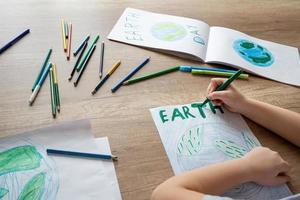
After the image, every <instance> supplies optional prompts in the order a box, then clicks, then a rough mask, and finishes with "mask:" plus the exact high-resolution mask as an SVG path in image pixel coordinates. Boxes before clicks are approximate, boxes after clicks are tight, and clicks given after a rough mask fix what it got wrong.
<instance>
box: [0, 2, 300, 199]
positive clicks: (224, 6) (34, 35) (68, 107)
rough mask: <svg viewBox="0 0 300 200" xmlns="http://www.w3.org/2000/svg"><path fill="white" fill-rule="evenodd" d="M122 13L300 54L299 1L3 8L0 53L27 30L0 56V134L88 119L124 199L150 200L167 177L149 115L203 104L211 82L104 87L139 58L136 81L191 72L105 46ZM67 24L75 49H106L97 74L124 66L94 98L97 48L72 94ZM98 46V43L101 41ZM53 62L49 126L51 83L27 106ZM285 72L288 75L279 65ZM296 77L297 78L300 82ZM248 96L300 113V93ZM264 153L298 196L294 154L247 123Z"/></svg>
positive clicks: (272, 88)
mask: <svg viewBox="0 0 300 200" xmlns="http://www.w3.org/2000/svg"><path fill="white" fill-rule="evenodd" d="M126 7H134V8H139V9H145V10H149V11H153V12H158V13H165V14H172V15H178V16H185V17H191V18H195V19H200V20H203V21H205V22H207V23H208V24H210V25H218V26H224V27H228V28H233V29H237V30H239V31H242V32H244V33H247V34H250V35H252V36H254V37H258V38H261V39H266V40H271V41H275V42H278V43H282V44H287V45H292V46H296V47H298V48H299V47H300V37H299V35H300V21H299V19H300V2H299V1H287V0H281V1H267V0H265V1H247V2H246V1H243V2H242V3H241V2H240V1H238V0H235V1H232V0H230V1H229V0H228V1H218V0H212V1H200V0H191V1H187V2H183V1H179V0H165V1H160V0H152V1H138V0H131V1H129V0H126V1H113V0H111V1H109V0H104V1H100V0H85V1H79V0H69V1H67V0H66V1H61V0H43V1H37V0H28V1H17V0H9V1H0V19H1V20H0V27H1V29H0V44H4V43H5V42H6V41H7V40H8V39H9V38H11V37H12V36H13V35H15V34H16V33H18V32H21V31H22V30H24V29H25V28H30V29H31V33H30V34H29V35H27V36H26V37H25V38H24V39H22V40H21V41H20V42H18V44H17V45H15V46H13V47H12V48H10V49H9V50H8V51H6V52H5V53H4V54H2V55H1V56H0V86H1V90H0V99H1V101H0V135H1V136H7V135H13V134H17V133H19V132H23V131H26V130H32V129H36V128H38V127H44V126H49V125H53V124H56V123H60V122H63V121H71V120H77V119H83V118H89V119H90V120H91V123H92V129H93V132H94V134H95V136H97V137H100V136H108V137H109V140H110V143H111V148H112V151H113V153H114V154H116V155H118V156H119V158H120V160H119V162H118V163H117V164H116V170H117V175H118V180H119V184H120V189H121V191H122V196H123V198H124V199H125V200H126V199H128V200H131V199H137V200H139V199H149V197H150V194H151V192H152V190H153V189H154V188H155V187H156V186H157V185H158V184H159V183H161V182H162V181H164V180H165V179H167V178H169V177H170V176H172V175H173V172H172V170H171V167H170V164H169V162H168V158H167V156H166V153H165V151H164V149H163V146H162V143H161V141H160V138H159V135H158V133H157V130H156V127H155V125H154V123H153V120H152V118H151V116H150V112H149V108H152V107H157V106H162V105H172V104H184V103H190V102H193V101H197V100H201V99H203V98H204V97H205V91H206V87H207V85H208V83H209V81H210V78H211V77H194V76H191V75H190V74H186V73H179V72H178V73H172V74H169V75H166V76H163V77H159V78H156V79H153V80H149V81H145V82H141V83H139V84H135V85H132V86H128V87H122V88H121V89H119V90H118V91H117V92H116V93H114V94H112V93H111V92H110V88H111V87H112V85H113V84H114V83H115V82H116V81H118V80H119V79H120V78H121V77H123V76H124V75H125V74H126V73H127V72H128V71H129V70H130V69H131V68H132V67H133V66H135V65H136V64H138V63H139V62H140V60H141V59H143V58H144V57H145V56H151V61H150V63H149V64H147V66H145V67H144V68H143V69H142V70H141V71H140V72H139V73H138V74H139V75H141V74H144V73H147V72H151V71H156V70H159V69H162V68H165V67H167V66H174V65H181V64H186V65H189V64H194V65H197V64H199V63H197V62H192V61H190V60H186V59H181V58H177V57H173V56H169V55H165V54H161V53H157V52H152V51H149V50H145V49H141V48H137V47H133V46H129V45H124V44H120V43H116V42H111V41H107V39H106V36H107V35H108V33H109V32H110V30H111V29H112V27H113V25H114V24H115V22H116V20H117V19H118V18H119V17H120V15H121V13H122V12H123V10H124V9H125V8H126ZM62 18H63V19H65V20H69V21H72V23H73V47H75V46H76V45H77V44H78V43H79V42H80V40H82V39H83V38H84V37H85V36H86V35H87V34H91V35H92V37H94V36H95V35H96V34H98V33H99V34H100V35H101V40H105V41H106V52H105V62H104V64H105V67H104V72H106V71H107V70H108V68H109V67H110V66H111V65H112V64H113V63H114V62H115V61H116V60H118V59H121V60H122V65H121V67H120V68H119V69H117V71H116V72H115V73H114V74H113V76H112V77H111V78H110V79H109V80H108V81H107V83H106V84H105V85H104V86H103V88H101V90H100V91H99V92H98V93H97V94H96V95H95V96H91V94H90V92H91V91H92V89H93V88H94V86H95V85H96V83H97V82H98V81H99V78H98V75H97V72H98V66H99V54H100V53H99V52H100V45H98V46H99V47H98V48H97V49H96V52H95V53H96V54H95V55H94V56H93V57H92V60H91V61H90V63H89V65H88V68H87V70H86V72H85V74H84V76H83V77H82V79H81V81H80V83H79V85H78V87H77V88H74V87H73V84H72V83H70V82H68V80H67V78H68V76H69V73H70V71H71V68H72V66H73V64H74V62H75V59H74V58H72V59H71V61H67V60H66V57H65V54H64V53H63V49H62V41H61V32H60V31H61V29H60V19H62ZM98 44H100V42H98ZM50 47H51V48H53V51H54V52H53V55H52V57H51V61H52V62H55V63H56V64H57V66H58V80H59V84H60V85H59V86H60V93H61V105H62V108H61V113H60V114H59V115H58V117H57V118H56V119H52V116H51V107H50V90H49V81H47V80H46V81H45V84H44V86H43V87H42V89H41V91H40V94H39V95H38V98H37V99H36V101H35V103H34V105H33V106H32V107H30V106H28V98H29V96H30V94H31V91H30V89H31V87H32V84H33V82H34V79H35V78H36V74H37V73H38V71H39V68H40V65H41V63H42V62H43V59H44V57H45V55H46V53H47V51H48V49H49V48H50ZM286 67H287V69H288V67H289V66H286ZM299 78H300V77H299ZM236 85H237V87H238V88H239V89H240V90H241V91H243V93H244V94H245V95H247V96H248V97H252V98H255V99H258V100H261V101H265V102H268V103H271V104H274V105H277V106H281V107H283V108H287V109H290V110H293V111H295V112H300V90H299V88H296V87H292V86H289V85H285V84H281V83H278V82H274V81H270V80H266V79H263V78H259V77H255V76H251V79H250V80H249V81H236ZM247 122H248V124H249V126H250V128H251V129H252V130H253V132H254V133H255V135H256V136H257V137H258V138H259V140H260V141H261V142H262V144H263V145H265V146H267V147H270V148H272V149H274V150H277V151H279V152H280V153H281V155H282V156H283V157H284V159H286V160H287V161H289V162H290V163H291V164H292V166H293V171H292V173H291V176H292V181H291V182H290V184H289V186H290V188H291V189H292V191H293V192H300V165H299V163H300V151H299V148H297V147H295V146H293V145H292V144H290V143H288V142H286V141H284V140H283V139H281V138H279V137H278V136H276V135H274V134H272V133H271V132H269V131H268V130H265V129H264V128H262V127H260V126H258V125H257V124H255V123H253V122H251V121H250V120H247Z"/></svg>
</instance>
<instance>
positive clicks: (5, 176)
mask: <svg viewBox="0 0 300 200" xmlns="http://www.w3.org/2000/svg"><path fill="white" fill-rule="evenodd" d="M45 152H46V150H45V148H44V147H42V146H39V145H33V144H32V142H31V141H30V140H27V139H24V140H20V141H11V142H6V143H3V144H1V145H0V199H18V200H27V199H30V200H40V199H43V200H48V199H49V200H50V199H55V198H56V195H57V192H58V188H59V177H58V171H57V169H56V165H55V163H54V161H53V160H50V159H48V157H47V156H46V153H45Z"/></svg>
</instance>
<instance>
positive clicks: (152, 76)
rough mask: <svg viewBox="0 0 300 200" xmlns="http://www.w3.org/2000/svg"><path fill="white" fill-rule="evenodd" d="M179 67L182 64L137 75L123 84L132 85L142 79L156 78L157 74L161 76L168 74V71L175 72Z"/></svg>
mask: <svg viewBox="0 0 300 200" xmlns="http://www.w3.org/2000/svg"><path fill="white" fill-rule="evenodd" d="M179 67H180V66H175V67H170V68H168V69H164V70H161V71H158V72H154V73H151V74H147V75H145V76H140V77H136V78H133V79H130V80H128V81H125V82H124V83H123V85H130V84H133V83H136V82H140V81H143V80H147V79H150V78H155V77H157V76H161V75H164V74H167V73H170V72H174V71H177V70H179Z"/></svg>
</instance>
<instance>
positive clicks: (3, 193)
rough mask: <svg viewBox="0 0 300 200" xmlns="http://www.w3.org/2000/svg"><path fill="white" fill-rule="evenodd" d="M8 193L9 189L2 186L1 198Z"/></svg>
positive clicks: (0, 190)
mask: <svg viewBox="0 0 300 200" xmlns="http://www.w3.org/2000/svg"><path fill="white" fill-rule="evenodd" d="M7 193H8V190H7V189H5V188H0V199H2V198H3V197H4V196H5V195H6V194H7Z"/></svg>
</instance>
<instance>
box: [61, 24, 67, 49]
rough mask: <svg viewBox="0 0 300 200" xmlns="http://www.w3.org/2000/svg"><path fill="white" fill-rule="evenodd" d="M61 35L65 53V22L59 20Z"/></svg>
mask: <svg viewBox="0 0 300 200" xmlns="http://www.w3.org/2000/svg"><path fill="white" fill-rule="evenodd" d="M61 34H62V41H63V47H64V51H67V42H66V32H65V22H64V20H63V19H62V20H61Z"/></svg>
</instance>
